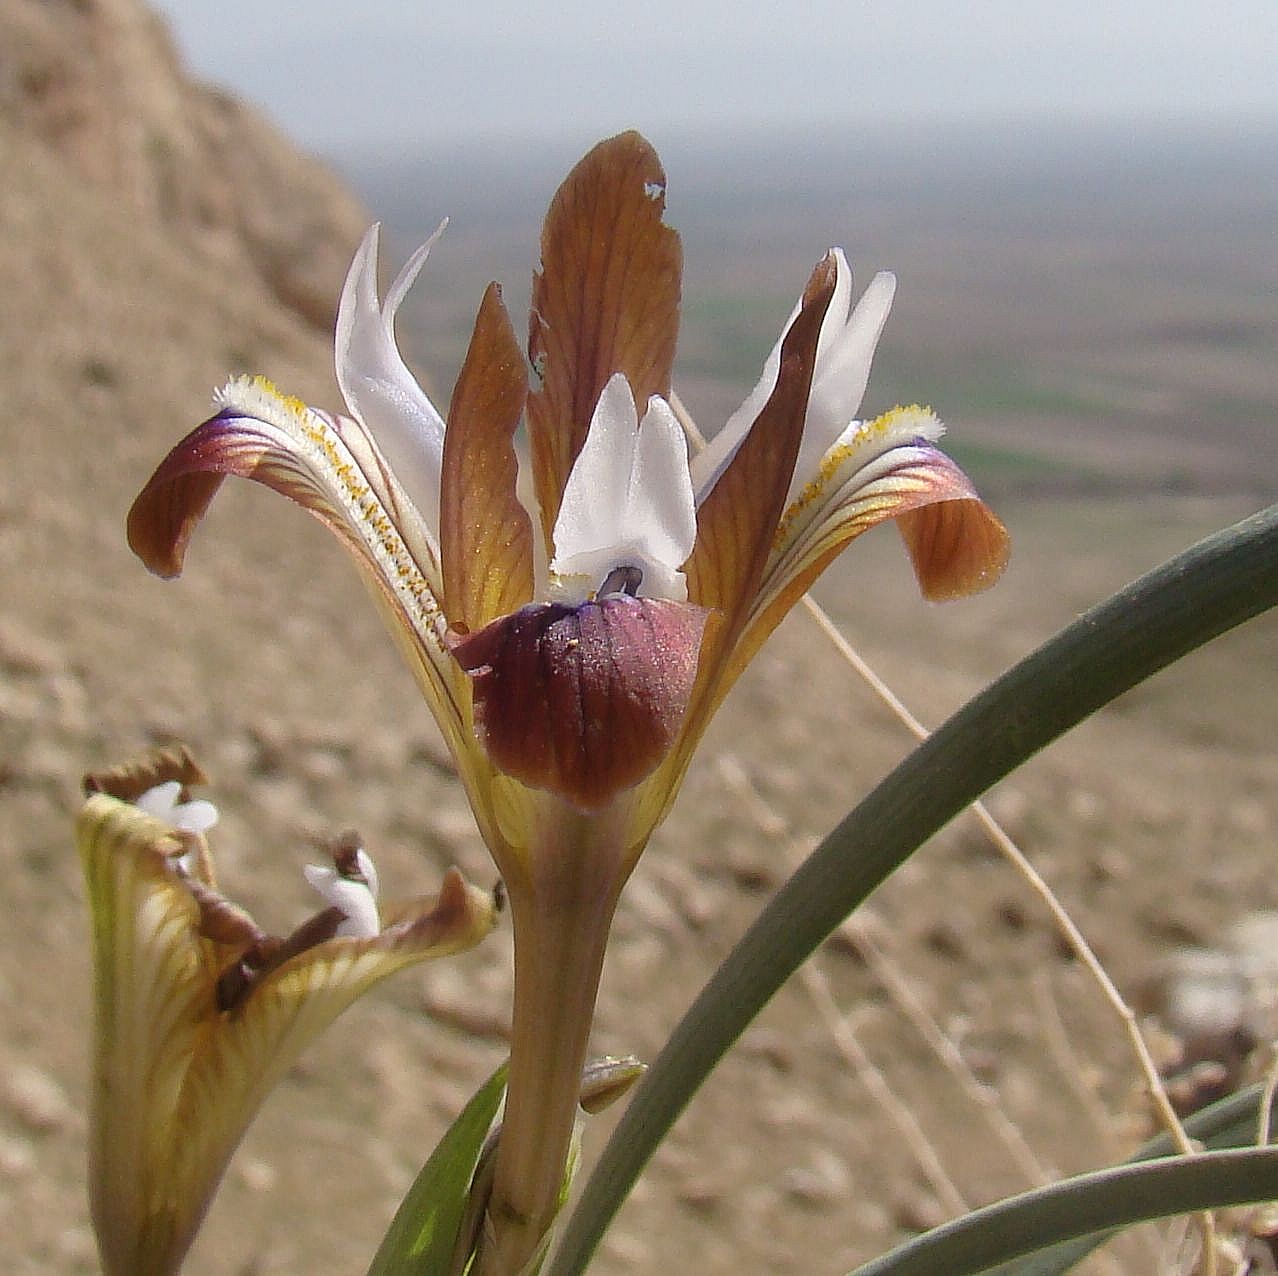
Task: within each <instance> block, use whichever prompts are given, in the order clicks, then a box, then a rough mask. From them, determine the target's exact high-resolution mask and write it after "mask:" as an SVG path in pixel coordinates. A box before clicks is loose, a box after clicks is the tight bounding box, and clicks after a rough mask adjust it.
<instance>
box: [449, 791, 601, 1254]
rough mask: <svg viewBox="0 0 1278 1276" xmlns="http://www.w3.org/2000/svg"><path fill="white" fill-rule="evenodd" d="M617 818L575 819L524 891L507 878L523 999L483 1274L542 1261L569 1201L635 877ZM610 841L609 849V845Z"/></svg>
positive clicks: (538, 860)
mask: <svg viewBox="0 0 1278 1276" xmlns="http://www.w3.org/2000/svg"><path fill="white" fill-rule="evenodd" d="M605 830H606V821H600V822H599V823H596V822H595V821H592V820H589V819H585V818H582V817H580V816H577V815H575V814H574V815H572V816H569V817H568V818H567V819H566V820H565V821H564V822H563V826H561V827H559V828H558V829H557V830H556V832H557V834H558V835H559V837H560V838H562V840H561V841H560V842H559V844H558V845H556V846H555V847H554V848H553V850H547V851H546V852H545V853H540V854H539V853H538V852H536V851H534V853H533V855H532V856H531V857H530V858H531V859H532V861H533V864H534V868H533V872H532V874H531V876H530V878H529V879H526V880H525V882H524V883H523V888H522V889H521V888H520V886H518V885H516V884H514V883H511V882H509V881H508V882H507V886H508V888H509V890H510V902H511V915H512V921H513V923H514V932H515V1002H514V1018H513V1026H512V1032H511V1048H510V1072H509V1078H508V1082H507V1090H506V1113H505V1118H504V1120H503V1123H502V1132H501V1141H500V1143H499V1145H498V1149H497V1165H496V1171H495V1176H494V1182H493V1192H492V1197H491V1200H490V1202H489V1207H488V1219H487V1224H486V1230H485V1235H484V1237H483V1239H482V1240H481V1244H480V1249H479V1253H478V1258H477V1262H476V1264H475V1267H474V1269H473V1270H474V1271H475V1272H476V1273H478V1274H479V1276H514V1274H515V1273H518V1272H522V1271H524V1270H525V1269H526V1268H527V1267H528V1265H529V1263H530V1261H531V1260H533V1259H534V1258H535V1257H536V1256H537V1255H538V1253H539V1250H540V1248H541V1246H542V1241H543V1238H544V1237H545V1235H546V1233H547V1232H548V1231H549V1230H550V1227H551V1224H552V1223H553V1222H554V1219H555V1215H556V1214H557V1213H558V1211H559V1207H560V1204H561V1194H562V1190H563V1176H564V1167H565V1164H566V1162H567V1158H568V1152H569V1147H570V1145H571V1141H572V1134H573V1127H574V1124H575V1121H576V1117H577V1100H578V1097H579V1094H580V1090H581V1073H582V1067H583V1065H584V1063H585V1060H586V1051H587V1045H588V1041H589V1037H590V1027H591V1022H592V1019H593V1016H594V1008H595V997H596V994H597V992H598V988H599V976H600V973H601V970H602V967H603V957H604V949H605V947H606V945H607V941H608V930H609V927H610V925H611V922H612V915H613V911H614V909H615V907H616V902H617V896H618V894H619V893H620V890H621V880H620V879H622V878H623V876H624V874H623V873H622V872H621V871H620V870H619V858H618V856H617V855H616V854H615V847H614V846H613V845H612V844H611V839H610V838H608V837H607V836H604V834H605ZM601 842H602V843H603V844H602V845H601Z"/></svg>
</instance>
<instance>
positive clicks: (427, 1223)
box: [368, 1063, 506, 1276]
mask: <svg viewBox="0 0 1278 1276" xmlns="http://www.w3.org/2000/svg"><path fill="white" fill-rule="evenodd" d="M505 1092H506V1065H505V1064H504V1063H503V1064H502V1066H501V1067H500V1068H498V1069H497V1071H496V1072H494V1073H493V1074H492V1076H490V1077H489V1078H488V1080H487V1081H485V1082H484V1084H483V1085H482V1086H481V1087H480V1088H479V1090H477V1091H476V1093H475V1094H474V1096H473V1097H472V1098H471V1100H470V1102H469V1103H467V1104H466V1106H465V1107H464V1108H463V1109H462V1111H461V1114H460V1115H459V1116H458V1118H457V1119H456V1120H455V1121H454V1122H453V1124H452V1125H451V1126H449V1128H448V1130H447V1132H446V1133H445V1134H444V1137H443V1138H442V1139H440V1141H439V1144H438V1146H437V1147H436V1148H435V1150H434V1152H432V1153H431V1155H430V1159H429V1160H428V1161H427V1162H426V1164H425V1165H424V1166H423V1167H422V1171H421V1173H420V1174H419V1175H418V1176H417V1178H416V1179H415V1180H414V1181H413V1185H412V1187H410V1188H409V1189H408V1193H407V1195H406V1196H405V1197H404V1199H403V1201H402V1202H401V1203H400V1206H399V1209H398V1210H396V1211H395V1217H394V1219H392V1220H391V1225H390V1228H389V1230H388V1231H387V1233H386V1236H385V1237H384V1238H383V1240H382V1243H381V1245H380V1247H379V1248H378V1250H377V1254H376V1255H375V1257H374V1258H373V1263H372V1266H371V1267H370V1268H369V1269H368V1276H448V1273H449V1271H450V1269H451V1264H452V1258H453V1247H454V1244H455V1243H456V1238H457V1230H458V1228H459V1226H460V1225H461V1219H462V1214H463V1213H464V1211H465V1208H466V1200H467V1197H468V1195H469V1193H470V1185H471V1180H472V1178H473V1177H474V1173H475V1166H476V1164H477V1163H478V1161H479V1154H480V1152H481V1150H482V1149H483V1146H484V1140H485V1139H486V1138H487V1136H488V1131H489V1128H490V1127H491V1125H492V1123H493V1118H494V1117H495V1116H496V1115H497V1109H498V1108H499V1107H500V1105H501V1100H502V1096H503V1095H504V1094H505Z"/></svg>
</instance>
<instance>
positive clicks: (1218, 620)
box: [548, 505, 1278, 1276]
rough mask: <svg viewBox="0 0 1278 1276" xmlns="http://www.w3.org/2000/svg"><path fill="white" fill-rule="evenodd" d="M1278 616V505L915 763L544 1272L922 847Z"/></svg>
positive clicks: (765, 932)
mask: <svg viewBox="0 0 1278 1276" xmlns="http://www.w3.org/2000/svg"><path fill="white" fill-rule="evenodd" d="M1276 603H1278V505H1275V506H1271V507H1270V508H1269V509H1267V510H1264V511H1262V512H1261V513H1259V514H1255V515H1253V516H1252V517H1250V518H1248V519H1244V520H1243V521H1242V522H1240V523H1237V524H1235V525H1234V526H1232V527H1229V528H1226V529H1225V530H1224V531H1221V532H1217V533H1215V534H1214V535H1212V536H1209V537H1207V538H1206V539H1205V540H1202V541H1200V542H1199V543H1198V544H1197V545H1194V546H1192V547H1191V548H1190V549H1187V550H1186V551H1185V552H1184V553H1182V554H1179V555H1178V556H1177V557H1175V558H1173V559H1171V560H1170V561H1169V562H1167V563H1164V564H1163V565H1162V566H1161V567H1158V568H1155V569H1154V570H1153V571H1151V572H1149V573H1148V574H1147V575H1145V576H1143V577H1141V578H1140V579H1139V580H1138V581H1136V582H1134V583H1133V584H1131V585H1129V586H1127V587H1126V588H1125V589H1123V590H1120V591H1119V592H1118V593H1117V594H1115V595H1114V596H1113V597H1112V598H1110V599H1108V600H1107V601H1105V602H1104V603H1101V604H1100V605H1099V606H1097V607H1095V608H1093V609H1092V610H1091V611H1089V612H1087V613H1086V614H1085V615H1084V616H1082V617H1080V618H1079V619H1078V620H1077V621H1075V622H1074V623H1073V624H1072V625H1070V626H1068V628H1066V629H1064V630H1062V631H1061V632H1060V633H1059V634H1057V635H1056V636H1055V637H1053V638H1051V639H1049V640H1048V641H1047V642H1046V643H1044V644H1043V646H1041V647H1040V648H1038V650H1037V651H1035V652H1033V653H1032V654H1031V655H1029V656H1027V657H1026V658H1025V659H1024V660H1022V661H1021V662H1020V663H1019V664H1017V665H1016V666H1014V667H1013V668H1012V669H1010V670H1009V671H1008V672H1007V673H1005V674H1004V675H1003V676H1002V677H1000V678H999V679H998V680H997V681H995V682H994V683H992V684H991V685H990V686H989V687H987V688H986V689H985V690H984V691H983V692H981V693H980V694H979V695H978V696H977V697H976V698H975V699H974V700H971V701H969V702H968V704H966V705H965V706H964V707H963V708H962V709H960V710H959V711H958V713H956V714H955V715H954V716H953V717H952V718H950V719H949V721H948V722H946V723H945V724H944V725H943V726H942V727H941V728H940V729H939V730H937V731H936V732H935V734H934V735H932V736H931V737H930V738H929V739H928V740H927V741H926V742H925V743H923V744H922V745H920V746H919V747H918V748H917V749H916V750H915V751H914V752H913V753H912V754H910V756H909V757H907V758H906V759H905V760H904V761H903V762H902V763H901V764H900V766H898V767H897V768H896V769H895V770H894V771H893V772H892V774H891V775H889V776H888V777H887V778H886V779H885V780H884V781H883V782H882V783H881V784H879V785H878V787H877V788H876V789H874V791H873V792H872V793H870V795H869V796H868V797H866V798H865V799H864V800H863V801H862V802H861V803H860V804H859V805H858V806H857V807H856V808H855V809H854V810H853V811H851V812H850V813H849V814H848V815H847V816H846V817H845V818H844V819H843V821H842V822H841V823H840V824H839V825H838V827H837V828H835V829H834V831H833V832H831V833H830V834H829V836H828V837H826V839H825V840H824V841H823V842H822V843H821V845H820V846H819V847H818V848H817V849H816V850H815V851H814V852H813V853H812V855H811V856H809V857H808V859H807V860H806V861H805V862H804V863H803V864H802V865H801V866H800V867H799V868H798V870H796V872H795V873H794V874H793V876H791V878H790V879H789V880H788V881H787V882H786V884H785V885H784V886H783V887H782V888H781V890H780V891H779V892H778V893H777V895H776V897H775V898H774V899H773V900H772V902H771V903H770V904H769V905H768V906H767V908H765V909H764V911H763V913H762V914H761V915H760V916H759V918H758V920H757V921H756V922H755V924H754V925H753V926H752V927H751V928H750V930H749V931H748V932H747V933H746V935H745V936H744V937H743V938H742V939H741V941H740V942H739V943H738V944H737V946H736V947H735V948H734V949H733V951H732V952H731V953H730V954H729V956H728V958H727V960H726V961H725V962H724V963H723V965H722V966H720V968H719V970H718V971H717V972H716V973H715V975H714V976H713V977H712V979H711V980H710V982H709V983H708V984H707V985H706V987H705V988H704V989H703V990H702V992H701V994H700V995H699V996H698V998H697V1000H696V1001H695V1002H694V1004H693V1006H692V1008H691V1009H690V1010H689V1011H688V1013H687V1014H686V1015H685V1016H684V1018H683V1019H682V1021H681V1022H680V1023H679V1025H678V1027H676V1029H675V1031H674V1033H673V1035H672V1036H671V1038H670V1040H669V1042H668V1043H667V1045H666V1047H665V1049H664V1050H663V1051H662V1053H661V1055H660V1056H659V1057H658V1059H657V1060H656V1062H655V1063H654V1064H653V1066H652V1068H651V1070H650V1072H649V1073H648V1075H647V1077H645V1079H644V1081H643V1082H642V1084H641V1085H640V1086H639V1088H638V1090H637V1092H636V1094H635V1097H634V1099H633V1101H632V1102H631V1104H630V1107H629V1109H628V1110H627V1112H626V1114H625V1116H624V1117H623V1118H622V1119H621V1121H620V1122H619V1124H618V1125H617V1128H616V1129H615V1131H614V1132H613V1136H612V1138H611V1139H610V1140H609V1142H608V1146H607V1147H606V1148H605V1149H604V1153H603V1156H602V1157H601V1158H600V1161H599V1163H598V1165H597V1166H596V1168H595V1171H594V1174H593V1175H592V1176H591V1179H590V1181H589V1183H588V1184H587V1185H586V1189H585V1192H584V1193H583V1195H582V1198H581V1200H580V1201H579V1203H578V1205H577V1209H576V1210H575V1212H574V1214H573V1216H572V1218H571V1219H570V1221H569V1224H568V1228H567V1231H566V1232H565V1235H564V1241H563V1244H562V1245H561V1247H560V1249H559V1251H558V1253H557V1254H556V1255H555V1256H554V1259H553V1262H552V1266H551V1267H550V1268H549V1269H548V1270H549V1271H550V1272H551V1273H553V1276H575V1274H576V1273H578V1272H580V1271H581V1270H582V1269H583V1268H584V1266H585V1264H586V1262H587V1261H588V1260H589V1258H590V1255H591V1253H593V1251H594V1248H595V1245H596V1244H597V1243H598V1240H599V1237H600V1236H602V1235H603V1232H604V1229H605V1228H606V1227H607V1225H608V1222H609V1221H610V1220H611V1218H612V1216H613V1215H614V1214H615V1213H616V1211H617V1209H618V1208H619V1206H620V1204H621V1202H622V1201H623V1200H624V1199H625V1195H626V1193H627V1192H628V1191H629V1189H630V1185H631V1184H632V1183H633V1182H634V1180H635V1179H636V1178H637V1177H638V1175H639V1172H640V1171H641V1170H642V1168H643V1166H644V1165H645V1164H646V1163H647V1161H648V1158H649V1157H650V1156H651V1155H652V1153H653V1151H654V1150H655V1149H656V1147H657V1145H658V1144H659V1143H660V1142H661V1140H662V1138H663V1137H664V1136H665V1133H666V1131H667V1130H668V1129H669V1128H670V1126H671V1125H672V1124H673V1123H674V1121H675V1119H676V1118H677V1117H678V1115H679V1113H680V1112H682V1111H683V1109H684V1107H685V1106H686V1105H687V1103H688V1101H689V1100H690V1099H691V1097H692V1095H693V1094H694V1093H695V1091H696V1089H697V1087H698V1086H700V1084H701V1083H702V1081H703V1080H704V1079H705V1077H706V1076H707V1075H708V1073H709V1072H710V1071H711V1069H712V1068H713V1067H714V1066H715V1065H716V1064H717V1063H718V1061H719V1059H720V1058H722V1056H723V1055H724V1053H725V1052H726V1051H727V1050H728V1048H729V1047H730V1046H731V1045H732V1043H733V1042H734V1041H735V1040H736V1039H737V1037H738V1036H740V1034H741V1033H742V1031H744V1029H745V1028H746V1026H747V1025H748V1024H749V1023H750V1021H751V1020H752V1019H753V1018H754V1016H755V1015H756V1014H757V1013H758V1012H759V1011H760V1010H761V1009H762V1008H763V1006H765V1005H766V1004H767V1003H768V1001H769V1000H770V999H771V997H772V996H773V995H774V994H775V993H776V991H777V989H779V988H780V987H781V985H782V984H784V983H785V981H786V980H787V979H788V978H789V977H790V976H791V975H792V974H793V973H794V971H795V970H797V969H798V967H799V966H800V965H801V964H802V963H803V961H804V960H806V958H807V957H808V956H809V954H811V953H812V952H813V951H814V950H815V949H816V948H817V946H818V945H819V944H820V943H821V942H822V941H823V940H824V939H825V937H826V936H827V935H828V934H830V932H831V931H833V930H834V928H835V927H836V926H838V925H839V924H840V922H842V921H843V920H844V918H845V917H847V916H848V915H849V914H850V913H851V912H852V911H853V910H854V909H855V908H856V907H857V906H858V905H859V904H860V903H861V902H862V901H863V900H864V899H865V898H866V897H867V896H868V895H869V894H870V893H871V892H872V891H873V890H874V889H875V888H876V887H877V886H879V885H880V883H882V882H883V880H884V879H885V878H886V877H887V876H888V875H889V874H890V873H891V872H892V871H893V870H894V869H896V868H897V867H898V866H899V865H900V864H902V863H903V862H904V861H905V860H906V859H908V858H909V856H910V855H911V854H913V852H914V851H915V850H916V849H917V848H918V847H919V846H921V845H922V844H923V842H925V841H926V840H927V839H928V838H929V837H931V836H932V834H933V833H935V832H936V831H937V830H938V829H940V828H941V827H942V826H943V825H944V824H946V823H947V822H948V821H949V820H951V819H952V818H953V817H954V816H955V815H957V814H958V813H959V812H960V811H961V810H962V809H963V808H964V807H965V806H967V805H969V804H970V803H971V802H973V801H975V800H976V799H977V798H978V797H980V796H981V794H982V793H984V792H985V790H986V789H988V788H989V787H990V785H992V784H994V783H995V782H996V781H998V780H1000V779H1002V778H1003V777H1004V776H1005V775H1007V774H1008V773H1009V772H1010V771H1012V770H1013V769H1015V768H1016V767H1017V766H1019V765H1020V764H1021V763H1022V762H1024V761H1025V760H1026V759H1027V758H1029V757H1031V756H1033V754H1035V753H1037V752H1038V751H1039V750H1040V749H1042V748H1043V747H1044V746H1045V745H1047V744H1050V743H1051V742H1052V741H1053V740H1055V739H1056V738H1057V737H1058V736H1060V735H1062V734H1064V733H1065V732H1066V731H1068V730H1069V729H1070V728H1071V727H1073V726H1075V725H1077V724H1078V723H1079V722H1081V721H1082V720H1083V719H1084V718H1086V717H1087V716H1088V715H1089V714H1091V713H1093V712H1095V711H1096V710H1097V709H1099V708H1101V707H1102V706H1103V705H1106V704H1108V703H1109V702H1110V701H1111V700H1113V699H1115V698H1116V697H1117V696H1119V695H1121V694H1122V693H1123V692H1124V691H1127V690H1129V689H1130V688H1132V687H1134V686H1136V685H1137V684H1138V683H1139V682H1141V681H1143V680H1144V679H1145V678H1148V677H1149V676H1150V675H1151V674H1154V673H1157V672H1158V671H1159V670H1160V669H1163V668H1165V667H1166V666H1167V665H1170V664H1172V663H1173V662H1174V661H1176V660H1178V659H1179V658H1180V657H1181V656H1183V655H1185V654H1187V653H1188V652H1190V651H1193V650H1194V649H1195V648H1197V647H1200V646H1202V645H1203V644H1204V643H1206V642H1208V641H1210V640H1211V639H1212V638H1215V637H1217V636H1218V635H1220V634H1222V633H1224V632H1225V631H1227V630H1229V629H1232V628H1233V627H1234V626H1236V625H1239V624H1241V623H1242V622H1243V621H1245V620H1249V619H1251V618H1252V617H1253V616H1257V615H1259V614H1260V613H1262V612H1264V611H1266V610H1268V609H1269V608H1270V607H1272V606H1274V605H1275V604H1276ZM1191 1208H1192V1207H1191ZM1089 1230H1090V1229H1089Z"/></svg>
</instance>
